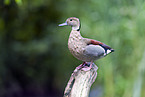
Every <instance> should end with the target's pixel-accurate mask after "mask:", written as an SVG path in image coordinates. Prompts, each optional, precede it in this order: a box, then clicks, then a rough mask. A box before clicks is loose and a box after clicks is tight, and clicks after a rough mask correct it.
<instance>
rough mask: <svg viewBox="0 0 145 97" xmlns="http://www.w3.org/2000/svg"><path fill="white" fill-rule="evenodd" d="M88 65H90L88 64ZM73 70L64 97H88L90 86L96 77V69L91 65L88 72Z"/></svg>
mask: <svg viewBox="0 0 145 97" xmlns="http://www.w3.org/2000/svg"><path fill="white" fill-rule="evenodd" d="M88 64H90V63H88ZM83 68H86V66H85V67H82V68H81V69H79V70H78V69H77V68H76V69H75V70H74V71H73V73H72V75H71V77H70V79H69V81H68V83H67V86H66V88H65V91H64V97H88V96H89V91H90V88H91V85H92V84H93V83H94V81H95V79H96V77H97V69H98V67H97V66H96V65H95V64H94V63H93V65H92V68H91V69H90V70H88V71H84V70H82V69H83Z"/></svg>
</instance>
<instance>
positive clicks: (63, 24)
mask: <svg viewBox="0 0 145 97" xmlns="http://www.w3.org/2000/svg"><path fill="white" fill-rule="evenodd" d="M65 25H67V22H65V23H62V24H59V25H58V26H65Z"/></svg>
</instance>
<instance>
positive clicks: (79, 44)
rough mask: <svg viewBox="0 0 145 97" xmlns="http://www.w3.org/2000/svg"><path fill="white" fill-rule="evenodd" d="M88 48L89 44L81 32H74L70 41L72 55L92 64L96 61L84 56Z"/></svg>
mask: <svg viewBox="0 0 145 97" xmlns="http://www.w3.org/2000/svg"><path fill="white" fill-rule="evenodd" d="M86 46H87V44H86V43H85V42H84V38H83V37H82V36H81V35H80V32H78V31H73V30H72V31H71V33H70V36H69V40H68V48H69V50H70V52H71V53H72V55H73V56H74V57H76V58H77V59H78V60H81V61H86V62H90V61H92V60H95V59H92V57H90V56H86V55H85V54H84V50H85V47H86Z"/></svg>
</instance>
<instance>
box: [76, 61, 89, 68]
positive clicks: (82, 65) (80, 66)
mask: <svg viewBox="0 0 145 97" xmlns="http://www.w3.org/2000/svg"><path fill="white" fill-rule="evenodd" d="M85 64H87V62H83V64H81V65H79V66H78V67H76V68H77V69H78V70H80V69H81V68H83V67H84V66H85Z"/></svg>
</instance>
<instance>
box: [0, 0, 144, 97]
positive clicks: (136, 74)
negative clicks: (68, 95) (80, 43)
mask: <svg viewBox="0 0 145 97" xmlns="http://www.w3.org/2000/svg"><path fill="white" fill-rule="evenodd" d="M71 16H75V17H78V18H80V20H81V34H82V36H84V37H87V38H93V39H96V40H99V41H102V42H104V43H105V44H107V45H109V46H111V47H112V48H114V49H115V52H114V53H112V54H110V55H108V56H107V57H105V58H103V59H101V60H98V61H96V62H95V63H96V64H97V66H98V67H99V70H98V77H97V79H96V81H95V83H94V84H93V87H92V89H91V90H92V91H93V90H95V91H96V93H98V95H99V93H102V94H100V95H101V96H97V95H95V94H94V96H92V97H145V93H144V91H145V82H144V80H145V77H144V75H145V64H144V56H145V53H143V52H145V43H144V41H145V22H144V21H145V2H144V1H143V0H90V1H80V0H73V1H68V0H57V2H56V1H55V0H1V1H0V47H1V48H0V91H1V92H0V96H1V97H8V96H9V97H16V96H17V97H26V96H27V97H30V96H33V97H34V96H36V95H37V97H39V96H40V97H42V96H46V95H47V96H48V97H61V96H62V93H63V90H64V87H65V85H66V83H67V81H68V79H69V77H70V75H71V72H72V71H73V70H74V69H75V67H76V66H78V65H79V64H81V63H82V62H81V61H78V60H77V59H75V58H74V57H73V56H72V55H71V54H70V52H69V51H68V48H67V39H68V36H69V33H70V30H71V28H70V27H58V24H59V23H63V22H64V21H65V20H66V19H67V18H68V17H71ZM100 87H101V90H100V91H101V92H99V91H98V89H99V88H100ZM92 95H93V94H92Z"/></svg>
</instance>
